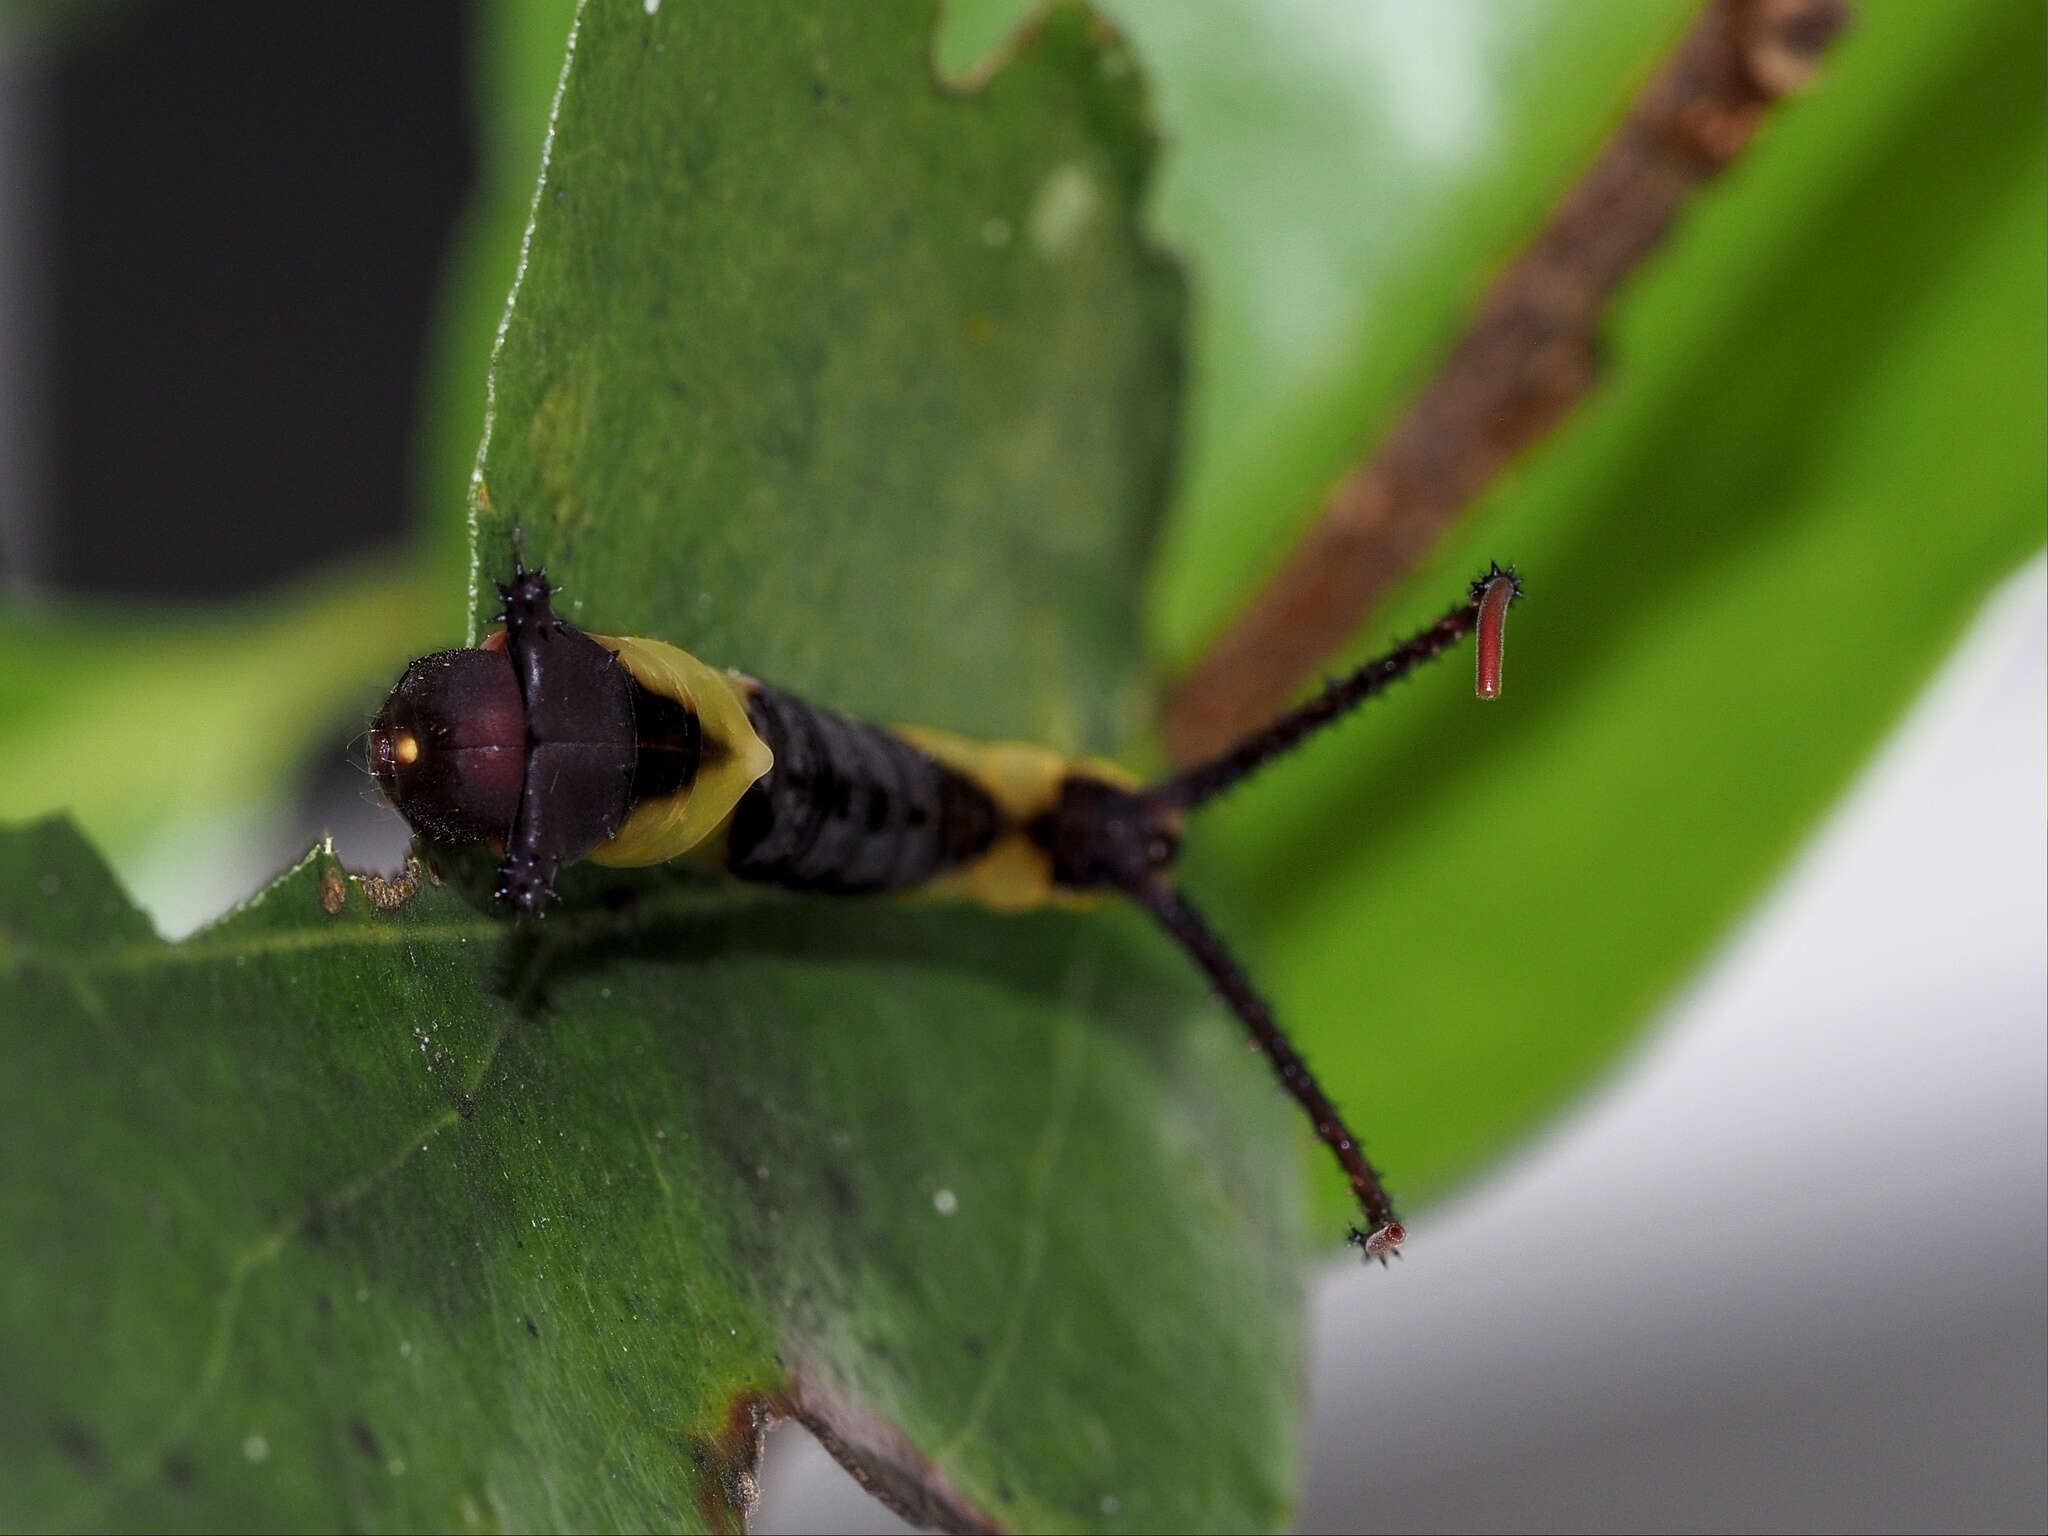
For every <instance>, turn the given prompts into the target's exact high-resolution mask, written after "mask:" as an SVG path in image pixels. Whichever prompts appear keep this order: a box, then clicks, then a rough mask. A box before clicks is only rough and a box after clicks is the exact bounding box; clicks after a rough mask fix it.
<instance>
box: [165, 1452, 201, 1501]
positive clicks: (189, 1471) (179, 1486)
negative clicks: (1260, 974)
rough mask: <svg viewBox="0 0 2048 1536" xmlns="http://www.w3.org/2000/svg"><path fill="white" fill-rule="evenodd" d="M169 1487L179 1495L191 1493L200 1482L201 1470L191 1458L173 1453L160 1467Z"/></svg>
mask: <svg viewBox="0 0 2048 1536" xmlns="http://www.w3.org/2000/svg"><path fill="white" fill-rule="evenodd" d="M157 1470H158V1471H159V1472H161V1473H162V1474H163V1479H164V1482H165V1484H166V1485H167V1486H169V1487H171V1488H174V1489H176V1490H177V1491H178V1492H179V1493H189V1492H190V1491H191V1489H192V1485H193V1484H194V1483H196V1482H198V1481H199V1469H198V1468H197V1467H195V1466H193V1465H192V1458H191V1457H190V1456H185V1455H182V1454H180V1453H178V1452H176V1451H173V1452H172V1453H171V1454H170V1455H168V1456H166V1457H165V1458H164V1459H163V1461H162V1462H161V1463H160V1464H159V1465H158V1468H157Z"/></svg>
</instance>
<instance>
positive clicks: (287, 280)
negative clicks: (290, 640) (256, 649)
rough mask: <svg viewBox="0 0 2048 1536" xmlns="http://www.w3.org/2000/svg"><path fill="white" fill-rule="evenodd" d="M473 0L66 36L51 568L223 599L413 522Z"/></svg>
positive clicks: (387, 1) (234, 17)
mask: <svg viewBox="0 0 2048 1536" xmlns="http://www.w3.org/2000/svg"><path fill="white" fill-rule="evenodd" d="M467 22H468V14H467V7H465V6H464V5H462V4H460V3H457V0H362V3H358V4H353V5H348V6H340V7H329V6H280V5H275V4H268V5H264V4H257V3H254V0H181V3H159V4H151V5H141V6H137V7H136V8H135V9H134V11H133V13H132V14H129V15H127V16H125V17H122V18H120V19H119V20H117V21H114V22H113V23H112V24H110V25H105V26H102V27H100V28H97V29H95V30H94V32H93V33H92V35H91V36H90V37H89V38H86V39H81V40H79V44H78V45H77V46H74V47H72V48H70V49H68V50H54V51H53V55H52V69H53V73H54V79H55V89H54V91H52V92H51V93H50V100H51V114H50V121H49V123H48V125H47V126H48V131H49V133H50V135H51V140H52V143H51V153H52V160H53V162H54V169H53V179H54V182H55V185H54V187H53V189H52V192H53V195H52V200H51V201H52V220H53V224H54V228H53V229H52V230H51V231H50V232H49V237H48V239H47V242H46V244H45V247H44V249H45V250H46V252H47V254H48V256H49V259H50V262H51V266H52V273H51V276H50V278H49V282H48V288H47V291H48V292H49V294H50V297H51V301H52V305H53V308H54V314H53V316H52V317H51V323H50V325H49V327H48V329H47V331H46V332H45V335H46V338H47V344H48V347H49V349H50V350H49V357H50V361H49V364H48V368H49V376H50V399H49V406H50V410H49V420H50V422H51V425H52V429H53V431H54V433H55V437H56V441H55V442H54V443H53V444H52V446H51V449H50V468H51V471H52V474H51V484H50V487H49V491H50V497H49V501H48V503H47V506H48V512H49V518H48V525H47V526H46V527H45V528H43V529H41V530H38V534H39V536H38V538H37V539H36V540H35V541H34V542H35V547H36V548H37V549H38V551H39V561H40V568H39V569H36V570H34V571H32V572H30V573H29V574H30V575H31V576H32V578H33V579H35V580H36V582H37V583H38V584H39V585H42V586H46V587H53V588H59V589H64V590H69V591H78V592H92V593H106V594H116V595H144V594H148V595H162V596H175V597H224V596H228V595H231V594H234V593H239V592H245V591H248V590H249V589H251V588H254V587H259V586H262V585H264V584H266V583H270V582H274V581H277V580H279V579H281V578H285V577H289V576H291V575H294V574H296V573H299V572H302V571H305V570H307V569H309V568H311V567H313V566H316V565H318V564H320V563H322V562H325V561H328V560H332V559H335V558H337V557H340V556H343V555H346V554H351V553H354V552H356V551H359V550H361V549H362V548H363V547H364V546H365V545H368V544H376V543H388V542H390V541H393V540H395V539H397V538H399V537H400V536H401V535H402V534H403V533H404V531H405V528H406V524H407V514H408V508H407V505H406V504H407V500H408V492H409V490H410V484H411V482H410V470H411V460H412V451H413V446H414V441H415V422H416V419H417V417H418V414H419V409H420V404H421V401H420V390H421V383H422V375H423V367H422V362H423V356H424V346H425V341H426V337H427V333H428V326H429V322H430V319H431V317H432V315H433V312H434V305H435V293H436V289H437V286H438V282H439V276H440V271H441V266H442V261H443V256H444V254H445V252H446V250H447V246H448V242H449V238H450V236H451V234H452V232H453V227H454V222H455V219H456V217H457V215H458V213H459V212H460V210H461V208H462V205H463V201H464V199H465V197H466V196H467V194H468V191H469V188H470V185H471V182H472V181H473V179H474V174H475V163H476V154H475V147H474V143H473V139H472V133H471V126H470V121H469V100H468V90H467V84H466V73H467V62H468V58H467Z"/></svg>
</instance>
